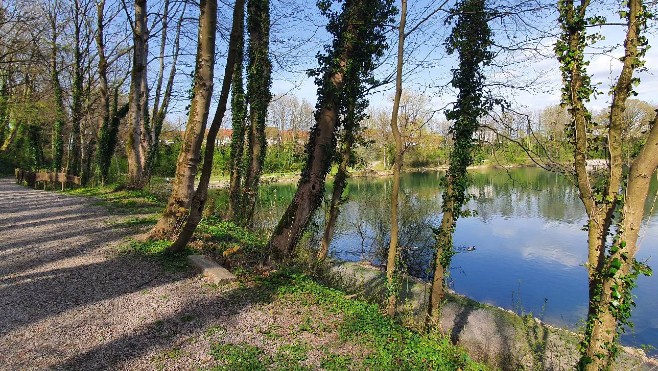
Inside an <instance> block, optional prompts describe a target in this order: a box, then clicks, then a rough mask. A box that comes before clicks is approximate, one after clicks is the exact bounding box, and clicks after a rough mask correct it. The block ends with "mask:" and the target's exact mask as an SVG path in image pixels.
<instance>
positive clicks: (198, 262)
mask: <svg viewBox="0 0 658 371" xmlns="http://www.w3.org/2000/svg"><path fill="white" fill-rule="evenodd" d="M187 261H188V262H189V263H190V264H191V265H192V266H193V267H194V269H196V270H197V271H198V272H199V273H201V274H203V275H204V276H206V277H207V278H208V279H209V280H210V282H212V283H214V284H216V285H219V284H221V283H228V282H233V281H235V280H236V279H237V278H236V277H235V275H234V274H233V273H231V272H229V271H228V270H227V269H226V268H224V267H222V266H221V265H219V264H217V263H215V262H214V261H212V260H210V259H208V258H206V257H205V256H203V255H189V256H188V257H187Z"/></svg>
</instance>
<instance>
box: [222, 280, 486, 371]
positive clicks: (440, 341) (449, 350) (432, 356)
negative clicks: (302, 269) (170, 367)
mask: <svg viewBox="0 0 658 371" xmlns="http://www.w3.org/2000/svg"><path fill="white" fill-rule="evenodd" d="M258 282H259V285H257V286H256V287H253V288H251V289H250V290H251V294H254V295H256V293H255V292H257V291H260V292H262V294H263V295H262V296H263V297H264V298H267V297H268V295H269V301H271V300H275V299H278V300H284V301H289V302H292V303H293V304H294V305H298V306H300V307H303V306H311V305H312V306H317V307H319V308H320V309H321V310H318V311H315V312H314V315H313V316H309V317H304V319H303V321H302V322H301V324H300V325H299V328H298V331H299V330H301V331H309V332H312V333H314V334H318V335H322V332H323V331H327V332H328V331H331V332H335V331H337V332H338V334H339V337H340V341H341V342H344V343H345V344H347V346H348V347H350V348H353V347H354V346H355V345H356V346H357V348H361V349H364V350H365V355H363V356H359V357H357V358H358V359H357V358H352V357H350V356H344V355H338V354H335V353H332V352H329V351H328V350H327V349H321V350H324V351H325V355H324V357H323V358H322V360H321V365H322V367H323V368H325V369H329V370H339V369H345V368H348V367H349V368H350V369H359V370H457V369H461V370H486V369H487V368H486V367H485V366H483V365H481V364H478V363H476V362H474V361H473V360H472V359H470V357H469V356H468V354H467V353H466V352H465V351H464V350H463V349H461V348H458V347H455V346H454V345H452V343H451V342H450V340H449V339H448V338H447V337H445V336H442V335H439V334H421V333H417V332H414V331H412V330H410V329H407V328H405V327H404V326H402V325H401V324H399V323H397V322H395V321H393V320H391V319H389V318H388V317H386V316H384V315H383V314H382V312H381V311H380V309H379V307H378V306H377V305H375V304H370V303H367V302H364V301H360V300H354V299H349V298H347V297H346V296H345V294H344V293H343V292H341V291H338V290H335V289H330V288H327V287H325V286H322V285H320V284H319V283H317V282H315V281H313V280H312V279H310V278H309V277H307V276H306V275H303V274H299V273H289V272H277V273H275V274H273V275H271V276H270V277H267V278H265V279H261V280H260V281H258ZM272 295H274V296H272ZM334 313H335V314H338V316H337V318H340V319H338V320H337V321H338V322H337V323H336V326H320V325H318V324H319V323H322V322H323V321H321V320H320V318H328V317H330V316H331V317H334V316H332V314H334ZM268 332H269V331H268ZM271 332H273V333H274V332H276V331H271ZM271 338H272V339H275V340H276V341H277V342H278V343H280V344H281V343H283V344H284V345H282V346H280V347H279V349H278V350H277V352H276V353H275V354H272V355H267V354H265V353H264V351H262V350H260V351H259V352H257V356H256V358H257V359H258V362H259V363H258V364H259V366H258V367H265V368H267V369H287V370H301V369H305V367H304V366H303V362H304V361H305V360H306V357H307V354H308V351H309V348H308V346H307V345H305V344H303V343H300V342H298V340H297V337H295V338H294V339H290V338H286V337H284V336H281V337H279V336H278V335H277V336H272V337H271ZM338 345H339V346H340V344H338ZM213 349H216V348H213ZM245 351H246V350H245ZM250 351H252V352H253V349H250ZM251 354H252V355H253V354H255V353H251ZM213 355H214V356H215V358H216V359H217V360H218V361H220V362H221V364H226V362H228V361H227V359H226V357H225V356H220V355H219V353H218V352H217V351H214V352H213ZM236 369H237V368H236Z"/></svg>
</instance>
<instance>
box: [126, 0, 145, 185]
mask: <svg viewBox="0 0 658 371" xmlns="http://www.w3.org/2000/svg"><path fill="white" fill-rule="evenodd" d="M147 12H148V9H147V6H146V0H135V19H134V23H133V25H132V31H133V62H132V63H133V66H132V72H131V79H130V98H129V99H130V109H129V112H128V117H129V122H130V132H129V134H128V145H127V146H126V155H127V157H128V183H129V186H130V187H131V188H138V189H139V188H143V187H144V185H145V183H146V179H145V173H144V171H145V168H146V156H147V149H148V143H147V141H148V138H147V132H148V130H147V127H146V126H147V122H148V85H147V77H148V76H147V75H148V74H147V72H148V71H147V63H148V60H147V58H148V28H147Z"/></svg>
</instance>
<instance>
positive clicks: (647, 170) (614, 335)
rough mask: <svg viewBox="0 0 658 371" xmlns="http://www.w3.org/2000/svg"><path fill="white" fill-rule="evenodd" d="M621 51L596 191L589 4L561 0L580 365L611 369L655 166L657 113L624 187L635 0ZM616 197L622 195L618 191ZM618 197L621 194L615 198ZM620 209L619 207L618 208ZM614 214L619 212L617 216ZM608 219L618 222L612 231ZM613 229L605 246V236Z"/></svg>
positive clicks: (639, 20)
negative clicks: (580, 208) (581, 250)
mask: <svg viewBox="0 0 658 371" xmlns="http://www.w3.org/2000/svg"><path fill="white" fill-rule="evenodd" d="M627 4H628V11H627V12H625V13H626V14H625V15H624V17H625V18H626V20H627V31H626V39H625V42H624V51H625V55H624V58H622V61H623V66H622V70H621V73H620V75H619V77H618V79H617V82H616V83H615V87H614V88H613V98H612V104H611V107H610V115H609V122H608V127H607V129H608V153H609V162H608V171H607V173H606V174H604V175H605V178H604V181H605V190H603V191H597V190H595V188H594V186H593V181H592V179H590V175H589V174H588V173H587V170H586V166H585V165H586V164H585V161H586V156H587V152H588V137H587V132H588V130H590V129H591V127H592V123H591V114H590V113H589V112H588V110H587V108H586V107H585V102H586V101H587V100H588V99H589V96H590V95H591V94H592V88H591V81H590V77H589V75H588V74H587V71H586V66H587V62H586V61H585V60H584V57H583V54H584V53H583V51H584V50H585V48H586V45H585V42H584V40H585V37H586V26H585V24H586V13H587V8H588V5H589V3H588V2H585V3H581V4H580V5H575V4H574V1H573V0H567V1H563V2H560V3H559V11H560V22H561V26H562V35H561V37H560V40H559V41H558V44H557V47H556V54H557V55H558V59H559V61H560V63H561V65H562V68H561V69H562V77H563V83H564V90H565V91H566V94H565V95H564V96H563V101H564V103H566V104H568V105H569V113H570V115H571V121H572V122H571V124H570V125H571V126H572V129H573V130H574V137H573V138H572V141H573V143H574V151H575V153H574V154H575V170H576V183H577V186H578V190H579V195H580V199H581V200H582V202H583V204H584V206H585V210H586V212H587V216H588V219H589V220H588V229H589V230H588V249H589V251H588V262H587V269H588V279H589V307H588V316H587V322H586V326H585V334H584V336H583V341H582V342H581V350H582V351H581V359H580V362H579V364H578V368H579V369H583V370H602V369H609V368H610V367H611V366H612V364H613V362H614V359H615V357H616V355H617V353H618V344H617V342H618V336H619V333H620V331H621V330H620V328H621V327H622V326H625V325H627V324H628V323H629V319H630V308H631V307H632V294H631V290H632V288H633V287H634V286H635V280H636V279H637V275H638V274H641V273H643V270H644V269H643V268H642V265H641V264H640V263H638V262H637V261H636V260H635V253H636V251H637V245H636V243H637V236H638V232H639V227H640V224H641V221H642V216H643V212H644V203H645V201H646V197H647V194H648V187H649V179H650V177H651V176H652V174H653V172H654V171H655V170H656V167H657V166H658V129H657V128H656V125H655V124H656V119H654V126H653V127H652V129H651V132H650V134H649V138H648V140H647V143H646V144H645V146H644V147H643V148H642V149H641V151H640V155H639V156H638V157H637V158H636V159H635V161H633V163H632V165H631V169H630V172H629V175H628V177H627V178H626V179H627V181H626V189H625V192H624V193H621V194H620V193H619V190H620V188H621V186H622V185H623V184H624V183H625V182H624V181H623V180H624V178H623V177H624V175H623V164H622V163H623V161H622V147H623V143H622V138H621V133H622V126H623V112H624V110H625V108H626V101H627V99H628V96H629V95H630V93H631V92H632V84H633V81H634V79H633V73H634V71H635V69H636V68H638V67H639V66H640V65H641V60H642V58H643V57H644V53H645V51H646V48H645V46H644V45H641V44H640V40H641V39H642V37H643V36H641V32H642V31H644V29H643V28H644V27H646V17H647V15H646V13H645V11H644V10H643V9H644V6H643V4H642V1H641V0H630V1H628V3H627ZM620 196H621V197H620ZM620 198H621V199H623V201H622V202H620ZM620 208H621V210H620ZM617 215H619V216H617ZM613 223H618V224H619V227H618V228H616V229H615V231H611V230H612V225H613ZM610 234H612V235H613V242H612V245H611V246H609V247H608V246H607V241H608V236H609V235H610Z"/></svg>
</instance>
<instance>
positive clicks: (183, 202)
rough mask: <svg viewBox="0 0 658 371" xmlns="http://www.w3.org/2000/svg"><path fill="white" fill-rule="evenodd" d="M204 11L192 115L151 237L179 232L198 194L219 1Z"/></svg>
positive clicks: (204, 4) (207, 0) (206, 1)
mask: <svg viewBox="0 0 658 371" xmlns="http://www.w3.org/2000/svg"><path fill="white" fill-rule="evenodd" d="M200 11H201V12H200V13H201V14H200V15H199V29H198V46H197V53H196V65H195V72H194V85H193V88H192V89H193V97H192V104H191V107H190V115H189V117H188V120H187V126H186V127H185V135H184V137H183V144H182V147H181V150H180V153H179V155H178V161H177V162H176V176H175V178H174V182H173V187H172V191H171V195H170V196H169V201H168V202H167V207H166V209H165V211H164V213H163V215H162V216H161V217H160V219H159V220H158V223H157V224H156V226H155V227H154V228H153V229H152V230H151V232H150V233H149V235H150V237H151V238H168V237H171V236H174V235H176V234H177V233H178V231H179V229H180V228H181V227H182V226H183V223H184V222H185V220H186V218H187V216H188V214H189V212H190V202H191V200H192V196H193V194H194V178H195V177H196V173H197V169H198V167H199V162H200V160H201V145H202V144H203V137H204V134H205V132H206V124H207V122H208V114H209V110H210V98H211V96H212V90H213V76H214V66H215V34H216V30H215V27H216V25H217V0H202V1H201V3H200Z"/></svg>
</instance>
